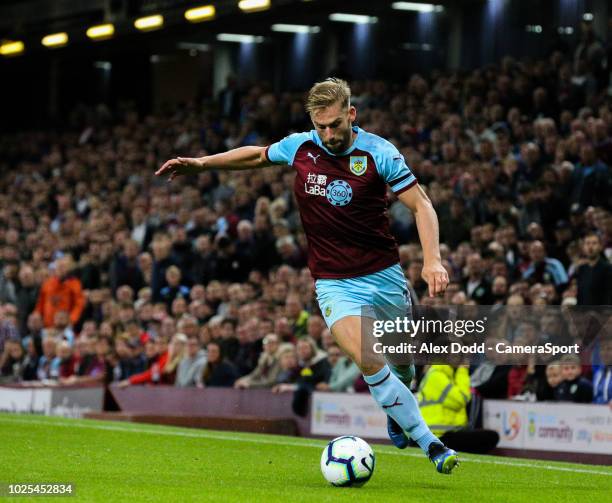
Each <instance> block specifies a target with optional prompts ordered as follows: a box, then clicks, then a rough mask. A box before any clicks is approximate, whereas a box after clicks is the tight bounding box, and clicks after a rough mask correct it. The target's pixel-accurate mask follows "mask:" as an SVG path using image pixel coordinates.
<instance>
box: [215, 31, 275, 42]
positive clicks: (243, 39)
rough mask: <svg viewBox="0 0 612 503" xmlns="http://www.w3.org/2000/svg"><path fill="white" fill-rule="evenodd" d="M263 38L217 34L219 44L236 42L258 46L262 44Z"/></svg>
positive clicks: (238, 34)
mask: <svg viewBox="0 0 612 503" xmlns="http://www.w3.org/2000/svg"><path fill="white" fill-rule="evenodd" d="M263 39H264V38H263V37H262V36H259V35H242V34H240V33H219V34H218V35H217V40H218V41H219V42H237V43H240V44H259V43H260V42H263Z"/></svg>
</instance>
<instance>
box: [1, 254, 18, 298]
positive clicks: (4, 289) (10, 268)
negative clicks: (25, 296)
mask: <svg viewBox="0 0 612 503" xmlns="http://www.w3.org/2000/svg"><path fill="white" fill-rule="evenodd" d="M18 271H19V264H18V262H17V261H15V260H6V261H4V265H3V267H2V271H0V303H2V304H4V303H9V304H15V303H16V302H17V289H18V285H19V281H18V280H17V275H18Z"/></svg>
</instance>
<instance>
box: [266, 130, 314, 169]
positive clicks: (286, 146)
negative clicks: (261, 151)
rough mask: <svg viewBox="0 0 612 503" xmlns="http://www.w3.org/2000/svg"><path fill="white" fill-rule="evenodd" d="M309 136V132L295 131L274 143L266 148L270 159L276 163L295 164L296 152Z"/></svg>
mask: <svg viewBox="0 0 612 503" xmlns="http://www.w3.org/2000/svg"><path fill="white" fill-rule="evenodd" d="M309 137H310V135H309V133H293V134H291V135H289V136H286V137H285V138H283V139H282V140H281V141H278V142H276V143H273V144H272V145H270V146H269V147H268V148H267V149H266V157H267V158H268V161H270V162H273V163H275V164H289V165H291V164H293V159H294V158H295V153H296V152H297V150H298V148H300V145H302V143H304V142H305V141H308V139H309Z"/></svg>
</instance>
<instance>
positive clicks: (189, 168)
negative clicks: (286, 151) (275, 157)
mask: <svg viewBox="0 0 612 503" xmlns="http://www.w3.org/2000/svg"><path fill="white" fill-rule="evenodd" d="M272 165H273V164H272V163H271V162H270V161H269V160H268V158H267V157H266V147H240V148H235V149H233V150H229V151H227V152H223V153H221V154H215V155H207V156H205V157H177V158H175V159H170V160H169V161H166V162H165V163H164V164H163V166H162V167H161V168H159V169H158V170H157V171H156V172H155V174H156V175H157V176H164V175H168V176H169V180H172V179H173V178H175V177H177V176H179V175H196V174H198V173H200V172H202V171H204V170H207V169H230V170H239V169H253V168H265V167H267V166H272Z"/></svg>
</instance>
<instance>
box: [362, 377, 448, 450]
mask: <svg viewBox="0 0 612 503" xmlns="http://www.w3.org/2000/svg"><path fill="white" fill-rule="evenodd" d="M363 378H364V379H365V382H366V383H367V384H368V386H369V387H370V393H372V396H373V397H374V399H375V400H376V402H378V405H380V406H381V408H382V409H383V411H384V412H386V413H387V414H388V415H389V416H391V417H392V418H393V419H395V421H396V422H397V424H399V425H400V426H401V427H402V428H403V429H404V431H405V432H406V433H408V435H410V437H411V438H412V439H413V440H414V441H415V442H416V443H417V444H418V445H419V447H420V448H421V449H422V450H423V452H425V454H428V450H429V445H430V444H431V443H432V442H439V443H442V442H440V440H439V439H438V437H436V436H435V435H434V434H433V433H432V432H431V430H430V429H429V427H428V426H427V424H426V423H425V421H424V420H423V416H422V415H421V411H420V410H419V404H418V402H417V401H416V398H415V397H414V395H413V394H412V392H411V391H410V390H409V389H408V388H407V387H406V386H405V385H404V384H403V383H402V381H400V380H399V378H398V377H397V376H396V375H395V374H394V373H393V372H391V369H390V368H389V366H388V365H385V366H384V367H383V368H382V369H380V370H379V371H378V372H376V374H373V375H370V376H366V375H364V376H363Z"/></svg>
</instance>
